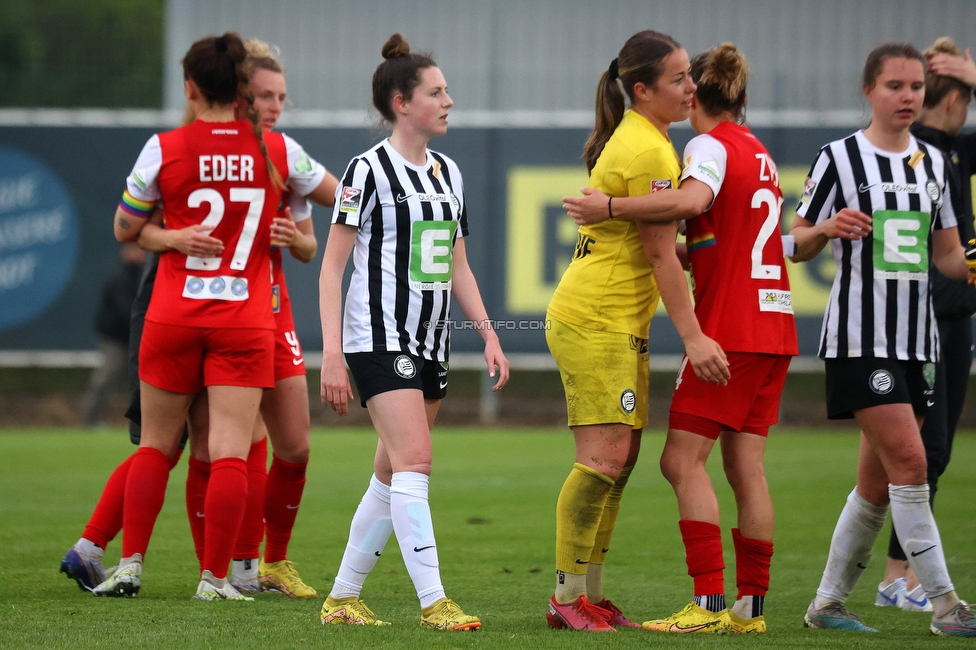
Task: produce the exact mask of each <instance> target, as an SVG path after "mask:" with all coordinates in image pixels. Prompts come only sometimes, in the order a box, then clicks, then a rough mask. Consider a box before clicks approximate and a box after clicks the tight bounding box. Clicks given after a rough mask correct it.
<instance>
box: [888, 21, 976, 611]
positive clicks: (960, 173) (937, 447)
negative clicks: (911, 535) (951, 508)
mask: <svg viewBox="0 0 976 650" xmlns="http://www.w3.org/2000/svg"><path fill="white" fill-rule="evenodd" d="M924 54H925V57H926V58H927V59H928V60H929V70H928V71H927V72H926V74H925V101H924V103H923V104H922V114H921V116H920V117H919V120H918V121H917V122H915V123H914V124H912V128H911V131H912V134H913V135H914V136H915V137H916V138H918V139H919V140H922V141H924V142H926V143H928V144H931V145H932V146H933V147H937V148H938V149H939V151H941V152H942V156H943V158H945V161H946V170H947V172H948V181H949V198H950V199H951V201H952V209H953V211H954V212H955V213H956V220H957V221H958V223H959V225H958V227H959V240H960V241H961V242H962V244H963V245H964V246H965V245H968V244H969V241H970V240H971V239H973V238H974V237H976V233H974V231H973V198H972V185H971V184H970V176H972V173H973V162H974V161H976V134H973V133H968V134H960V133H959V131H960V129H962V127H963V125H964V124H965V123H966V114H967V111H968V108H969V100H970V96H971V95H972V92H973V87H974V86H976V64H974V63H973V60H972V58H971V57H969V56H968V54H967V56H962V55H960V53H959V50H958V49H957V48H956V45H955V43H953V41H952V39H950V38H947V37H943V38H940V39H938V40H937V41H936V42H935V44H934V45H932V47H930V48H929V49H928V50H926V51H925V52H924ZM929 274H930V276H931V282H932V305H933V307H934V308H935V318H936V321H937V323H938V326H939V346H940V349H941V355H940V356H939V361H938V362H937V363H936V364H935V395H934V396H933V398H932V402H933V403H932V405H931V406H930V407H929V409H928V412H927V413H926V414H925V422H923V423H922V444H923V445H925V456H926V460H927V462H928V465H927V467H928V470H927V478H928V484H929V502H930V503H932V504H933V508H934V501H935V492H936V490H937V489H938V486H939V477H940V476H941V475H942V473H943V472H945V469H946V466H947V465H948V464H949V457H950V455H951V454H952V441H953V439H954V438H955V435H956V426H957V425H958V424H959V417H960V416H961V415H962V407H963V404H964V403H965V400H966V388H967V387H968V385H969V370H970V366H971V365H972V361H973V355H972V346H973V333H972V323H971V316H972V315H973V313H974V312H976V287H974V286H973V285H972V284H969V283H967V282H964V281H962V280H952V279H949V278H947V277H946V276H944V275H942V274H941V273H940V272H939V270H938V269H936V268H934V267H933V268H932V269H931V270H930V272H929ZM874 604H875V605H877V606H879V607H899V608H901V609H904V610H908V611H923V612H929V611H932V604H931V603H930V602H929V600H928V598H926V596H925V591H924V590H923V589H922V586H921V585H920V584H919V582H918V578H917V577H916V576H915V574H914V573H913V572H912V570H911V568H910V567H909V566H908V559H907V557H906V556H905V551H904V550H903V549H902V547H901V544H900V543H899V542H898V534H897V533H896V531H895V530H894V528H892V530H891V539H890V541H889V544H888V565H887V567H886V568H885V576H884V580H883V581H882V582H881V584H880V585H878V595H877V597H876V598H875V603H874Z"/></svg>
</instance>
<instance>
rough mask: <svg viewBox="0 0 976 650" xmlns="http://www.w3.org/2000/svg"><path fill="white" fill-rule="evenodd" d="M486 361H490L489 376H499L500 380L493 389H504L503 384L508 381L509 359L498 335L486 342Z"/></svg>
mask: <svg viewBox="0 0 976 650" xmlns="http://www.w3.org/2000/svg"><path fill="white" fill-rule="evenodd" d="M485 361H486V362H487V363H488V376H489V377H495V376H496V368H497V376H498V381H496V382H495V385H494V386H492V387H491V389H492V390H493V391H498V390H501V389H502V386H504V385H505V384H507V383H508V370H509V369H508V359H506V358H505V353H504V352H502V346H501V343H499V342H498V337H497V336H496V337H493V338H491V339H489V340H488V341H487V342H486V343H485Z"/></svg>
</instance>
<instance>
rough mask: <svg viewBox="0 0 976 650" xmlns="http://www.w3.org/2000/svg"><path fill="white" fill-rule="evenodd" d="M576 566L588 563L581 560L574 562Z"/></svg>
mask: <svg viewBox="0 0 976 650" xmlns="http://www.w3.org/2000/svg"><path fill="white" fill-rule="evenodd" d="M576 564H589V562H584V561H583V560H576Z"/></svg>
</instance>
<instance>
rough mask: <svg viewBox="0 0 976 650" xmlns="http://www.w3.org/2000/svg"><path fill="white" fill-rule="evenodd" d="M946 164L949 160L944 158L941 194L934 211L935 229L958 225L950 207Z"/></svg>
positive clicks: (950, 200)
mask: <svg viewBox="0 0 976 650" xmlns="http://www.w3.org/2000/svg"><path fill="white" fill-rule="evenodd" d="M948 164H949V161H947V160H944V162H943V167H942V172H943V173H942V182H941V183H940V184H941V185H942V187H941V188H940V189H941V190H942V196H941V197H940V198H939V202H938V206H937V207H936V213H935V229H936V230H942V229H943V228H952V227H955V226H958V225H959V219H958V218H957V216H956V211H955V209H954V208H953V207H952V190H951V189H950V186H949V173H948V172H949V170H948V169H947V168H946V166H947V165H948Z"/></svg>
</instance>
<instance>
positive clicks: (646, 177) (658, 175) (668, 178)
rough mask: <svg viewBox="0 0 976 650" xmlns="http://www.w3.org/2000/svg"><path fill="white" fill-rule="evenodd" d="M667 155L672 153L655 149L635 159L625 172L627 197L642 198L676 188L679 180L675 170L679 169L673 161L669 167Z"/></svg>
mask: <svg viewBox="0 0 976 650" xmlns="http://www.w3.org/2000/svg"><path fill="white" fill-rule="evenodd" d="M667 153H671V152H665V151H664V150H663V149H660V148H653V149H648V150H647V151H644V152H642V153H641V154H639V155H638V156H636V157H635V158H634V160H633V162H631V163H630V165H628V166H627V168H626V169H624V171H623V179H624V181H625V182H626V183H627V196H641V195H643V194H650V193H651V192H656V191H658V190H666V189H671V188H673V187H674V186H675V181H677V178H676V174H675V173H674V170H675V169H676V168H677V162H676V161H674V160H673V159H672V161H671V162H672V164H670V165H669V164H668V163H669V161H668V159H667V158H665V156H666V155H667ZM671 155H673V153H672V154H671Z"/></svg>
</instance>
